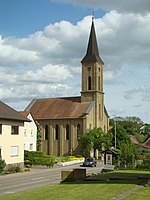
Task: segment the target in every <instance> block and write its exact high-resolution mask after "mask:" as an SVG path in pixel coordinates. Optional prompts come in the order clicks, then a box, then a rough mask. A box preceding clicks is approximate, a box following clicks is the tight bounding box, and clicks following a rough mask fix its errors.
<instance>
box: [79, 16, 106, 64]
mask: <svg viewBox="0 0 150 200" xmlns="http://www.w3.org/2000/svg"><path fill="white" fill-rule="evenodd" d="M84 62H99V63H101V64H102V65H103V64H104V62H103V61H102V59H101V57H100V56H99V50H98V45H97V39H96V33H95V28H94V21H93V20H92V26H91V32H90V37H89V42H88V47H87V52H86V55H85V56H84V58H83V59H82V61H81V63H84Z"/></svg>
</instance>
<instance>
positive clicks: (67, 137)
mask: <svg viewBox="0 0 150 200" xmlns="http://www.w3.org/2000/svg"><path fill="white" fill-rule="evenodd" d="M69 132H70V131H69V125H68V124H67V125H66V140H69V134H70V133H69Z"/></svg>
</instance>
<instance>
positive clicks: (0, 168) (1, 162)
mask: <svg viewBox="0 0 150 200" xmlns="http://www.w3.org/2000/svg"><path fill="white" fill-rule="evenodd" d="M5 167H6V163H5V160H2V159H0V174H2V173H3V171H4V169H5Z"/></svg>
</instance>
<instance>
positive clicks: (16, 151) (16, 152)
mask: <svg viewBox="0 0 150 200" xmlns="http://www.w3.org/2000/svg"><path fill="white" fill-rule="evenodd" d="M18 155H19V146H11V147H10V156H12V157H16V156H18Z"/></svg>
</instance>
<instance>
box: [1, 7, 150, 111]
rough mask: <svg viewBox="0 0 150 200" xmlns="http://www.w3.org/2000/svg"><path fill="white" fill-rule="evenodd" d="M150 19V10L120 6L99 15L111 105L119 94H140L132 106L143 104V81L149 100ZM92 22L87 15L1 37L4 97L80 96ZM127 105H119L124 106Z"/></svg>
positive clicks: (9, 98) (106, 89)
mask: <svg viewBox="0 0 150 200" xmlns="http://www.w3.org/2000/svg"><path fill="white" fill-rule="evenodd" d="M149 21H150V13H147V14H133V13H124V14H122V13H118V12H117V11H111V12H108V13H106V14H105V15H104V16H103V17H102V18H98V19H95V29H96V33H97V40H98V44H99V49H100V55H101V57H102V59H103V61H104V63H105V65H104V71H105V74H104V79H105V93H106V95H105V97H106V100H107V98H108V100H107V102H108V103H107V105H108V104H110V105H111V108H112V110H114V108H115V107H116V105H114V107H113V106H112V101H115V102H117V100H116V97H115V96H118V98H119V99H118V101H120V102H123V101H128V100H127V98H128V99H130V100H131V99H136V102H135V103H133V104H132V105H140V104H142V105H143V103H141V102H138V101H137V97H139V92H137V88H141V86H142V88H143V92H141V93H140V94H141V96H142V98H139V101H142V100H143V99H144V101H146V102H148V101H149V99H150V97H149V95H148V92H149V89H147V85H148V82H149V79H148V75H149V66H150V56H149V35H150V23H149ZM90 26H91V16H87V17H85V18H84V19H83V20H81V21H79V22H78V23H77V24H76V25H73V24H71V23H70V22H67V21H61V22H57V23H55V24H49V25H48V26H46V27H45V28H44V30H41V31H39V32H36V33H33V34H32V35H29V36H27V37H24V38H11V37H7V38H3V37H0V70H1V73H0V86H1V87H0V99H1V100H5V101H9V102H10V101H16V102H17V101H21V100H23V99H24V101H26V102H27V101H29V100H32V99H33V98H37V97H38V98H44V97H54V96H70V95H79V94H80V90H81V85H80V84H81V64H80V61H81V59H82V58H83V56H84V55H85V53H86V48H87V42H88V37H89V31H90ZM142 74H143V75H142ZM114 85H115V87H114V88H113V87H111V90H110V86H114ZM114 90H116V91H115V93H114ZM126 91H128V92H126ZM134 91H136V92H134ZM125 92H126V93H125ZM108 93H109V95H108ZM112 93H113V94H115V95H114V96H113V94H112ZM149 93H150V92H149ZM120 94H121V95H122V97H120V96H121V95H120ZM133 94H134V95H133ZM110 98H111V100H110ZM120 98H121V100H120ZM114 99H115V100H114ZM108 107H109V105H108ZM122 107H123V105H121V104H120V109H121V110H123V109H122ZM134 107H136V106H134Z"/></svg>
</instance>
